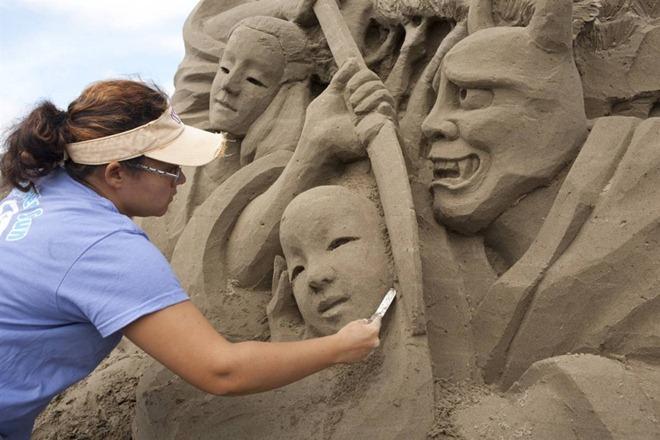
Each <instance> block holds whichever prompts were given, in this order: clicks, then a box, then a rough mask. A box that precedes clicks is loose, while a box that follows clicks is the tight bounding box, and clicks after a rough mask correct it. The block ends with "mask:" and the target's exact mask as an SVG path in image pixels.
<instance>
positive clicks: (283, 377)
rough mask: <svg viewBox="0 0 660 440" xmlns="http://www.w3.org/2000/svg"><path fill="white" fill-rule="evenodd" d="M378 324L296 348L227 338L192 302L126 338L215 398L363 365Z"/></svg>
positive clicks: (129, 330) (136, 325) (151, 318)
mask: <svg viewBox="0 0 660 440" xmlns="http://www.w3.org/2000/svg"><path fill="white" fill-rule="evenodd" d="M379 330H380V320H377V321H373V322H371V323H368V322H367V321H366V320H360V321H354V322H351V323H349V324H347V325H346V326H345V327H344V328H343V329H341V330H340V331H339V332H337V333H336V334H334V335H330V336H325V337H322V338H316V339H307V340H304V341H297V342H256V341H249V342H238V343H232V342H229V341H227V340H226V339H225V338H223V337H222V336H221V335H220V334H219V333H218V332H216V331H215V329H214V328H213V327H212V326H211V324H210V323H209V322H208V321H207V320H206V318H205V317H204V316H203V315H202V313H201V312H200V311H199V310H198V309H197V307H195V305H194V304H193V303H192V302H190V301H184V302H182V303H179V304H176V305H173V306H170V307H167V308H165V309H163V310H160V311H158V312H155V313H152V314H149V315H146V316H143V317H142V318H140V319H138V320H136V321H135V322H133V323H131V324H129V325H128V326H126V327H125V328H124V335H125V336H126V337H127V338H128V339H130V340H131V341H132V342H133V343H135V344H136V345H137V346H138V347H140V348H142V349H143V350H144V351H145V352H147V353H148V354H149V355H151V356H152V357H154V358H155V359H156V360H158V361H159V362H161V363H162V364H163V365H165V366H166V367H167V368H169V369H170V370H172V371H173V372H174V373H176V374H177V375H179V376H180V377H181V378H183V379H184V380H186V381H187V382H189V383H190V384H192V385H194V386H195V387H197V388H199V389H201V390H203V391H206V392H208V393H212V394H217V395H238V394H249V393H256V392H260V391H266V390H270V389H273V388H278V387H281V386H284V385H287V384H289V383H291V382H295V381H297V380H299V379H302V378H303V377H305V376H308V375H310V374H313V373H316V372H317V371H320V370H322V369H324V368H326V367H329V366H331V365H334V364H337V363H345V362H355V361H359V360H361V359H364V358H365V357H366V356H367V355H368V354H369V353H370V352H371V350H372V349H373V348H375V347H377V346H378V344H379V338H378V332H379Z"/></svg>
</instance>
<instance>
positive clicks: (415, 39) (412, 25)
mask: <svg viewBox="0 0 660 440" xmlns="http://www.w3.org/2000/svg"><path fill="white" fill-rule="evenodd" d="M403 27H404V29H405V35H406V36H405V38H404V40H403V44H402V45H401V50H400V53H399V57H398V58H397V60H396V64H394V67H393V68H392V71H391V72H390V74H389V76H388V77H387V80H386V81H385V86H386V87H387V89H388V90H389V91H390V92H391V93H392V96H393V97H394V101H395V102H396V106H395V108H398V104H399V102H400V101H401V98H402V97H403V95H404V93H405V92H406V90H408V86H409V85H410V79H411V77H412V74H413V66H414V64H415V62H416V61H418V60H419V59H420V58H421V57H423V56H424V45H423V43H424V40H425V38H426V31H427V29H428V27H429V19H428V18H426V17H423V18H421V17H412V18H410V19H406V20H405V21H404V24H403Z"/></svg>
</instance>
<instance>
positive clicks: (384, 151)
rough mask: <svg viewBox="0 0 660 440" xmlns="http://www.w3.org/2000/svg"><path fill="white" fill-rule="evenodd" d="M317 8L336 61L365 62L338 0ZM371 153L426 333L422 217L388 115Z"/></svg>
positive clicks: (403, 281)
mask: <svg viewBox="0 0 660 440" xmlns="http://www.w3.org/2000/svg"><path fill="white" fill-rule="evenodd" d="M314 13H315V14H316V17H317V19H318V21H319V23H320V25H321V29H322V30H323V33H324V34H325V38H326V40H327V41H328V46H329V47H330V51H331V52H332V55H333V57H334V59H335V62H336V63H337V65H339V66H341V65H342V64H344V62H345V61H346V60H348V59H349V58H354V59H355V60H356V61H357V62H358V63H359V64H360V65H361V66H364V67H366V64H365V62H364V59H363V58H362V54H361V53H360V49H358V47H357V44H355V41H354V40H353V37H352V36H351V33H350V31H349V29H348V26H347V25H346V22H345V21H344V18H343V17H342V15H341V12H340V11H339V7H338V6H337V3H336V2H335V0H317V1H316V3H315V4H314ZM367 154H368V155H369V160H370V161H371V167H372V169H373V172H374V176H375V178H376V185H377V186H378V191H379V193H380V199H381V203H382V205H383V211H384V213H385V224H386V226H387V231H388V233H389V237H390V243H391V245H392V255H393V257H394V265H395V266H396V272H397V278H398V281H399V290H400V294H401V298H402V300H403V303H404V304H403V306H404V308H405V309H406V312H407V314H408V317H409V322H410V325H411V329H410V330H411V331H412V334H413V335H422V334H424V333H426V323H425V319H424V302H423V298H422V294H423V283H422V260H421V257H420V248H419V236H418V230H417V219H416V217H415V207H414V205H413V200H412V192H411V190H410V183H409V181H408V171H407V169H406V164H405V161H404V158H403V154H402V151H401V146H400V145H399V140H398V137H397V132H396V128H395V126H394V123H393V122H392V121H386V122H385V124H384V125H383V126H382V127H381V129H380V132H379V133H378V134H377V135H376V136H375V137H374V138H373V140H372V141H371V142H369V145H368V146H367Z"/></svg>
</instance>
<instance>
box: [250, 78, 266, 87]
mask: <svg viewBox="0 0 660 440" xmlns="http://www.w3.org/2000/svg"><path fill="white" fill-rule="evenodd" d="M247 82H249V83H250V84H254V85H255V86H258V87H266V84H264V83H262V82H261V81H259V80H258V79H256V78H253V77H251V76H248V77H247Z"/></svg>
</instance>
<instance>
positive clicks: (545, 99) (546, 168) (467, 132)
mask: <svg viewBox="0 0 660 440" xmlns="http://www.w3.org/2000/svg"><path fill="white" fill-rule="evenodd" d="M569 19H570V17H569ZM569 24H570V21H569ZM530 34H531V31H530V30H529V29H527V28H503V27H497V28H486V29H483V30H479V31H477V32H475V33H474V34H473V35H470V36H469V37H467V38H466V39H465V40H463V41H461V42H459V43H458V44H457V45H456V46H454V48H452V49H451V50H450V51H449V53H448V54H447V55H446V57H445V59H444V60H443V64H442V66H441V71H440V73H441V74H440V75H437V76H436V81H437V82H436V84H434V86H435V88H436V90H437V100H436V102H435V105H434V107H433V109H432V110H431V113H430V114H429V115H428V116H427V118H426V119H425V121H424V123H423V125H422V128H423V131H424V134H425V136H426V137H427V139H428V140H429V142H430V144H431V149H430V153H429V155H428V158H429V159H430V160H431V161H432V162H433V176H434V178H433V182H432V184H431V190H432V192H433V198H434V202H433V204H434V212H435V215H436V217H437V218H438V220H439V221H440V222H442V223H444V224H447V225H448V226H450V227H452V228H453V229H456V230H458V231H461V232H465V233H474V232H476V231H478V230H480V229H482V228H484V227H486V226H488V225H489V224H490V223H491V222H492V221H493V220H494V219H495V218H497V216H499V215H500V214H501V213H502V212H504V211H505V210H506V209H507V208H508V207H510V206H512V205H513V204H515V202H516V200H518V199H519V198H520V197H522V196H523V195H525V194H527V193H528V192H529V191H531V190H533V189H534V188H537V187H539V186H541V185H544V184H546V183H547V182H549V181H550V180H551V179H552V178H553V177H554V176H555V175H556V174H557V173H558V172H559V170H561V169H562V168H563V166H565V164H566V163H567V162H568V161H570V160H571V159H572V157H573V156H574V155H575V153H576V151H577V148H578V146H579V145H580V143H581V140H582V139H583V137H584V134H585V133H586V119H585V115H584V107H583V103H582V86H581V83H580V79H579V75H578V72H577V69H576V67H575V64H574V61H573V58H572V53H571V51H570V49H566V50H565V51H554V52H550V51H547V50H545V49H543V48H541V47H539V45H537V44H535V42H533V41H531V40H532V37H531V35H530ZM569 38H570V34H569ZM570 44H571V42H570V41H568V47H570Z"/></svg>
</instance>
